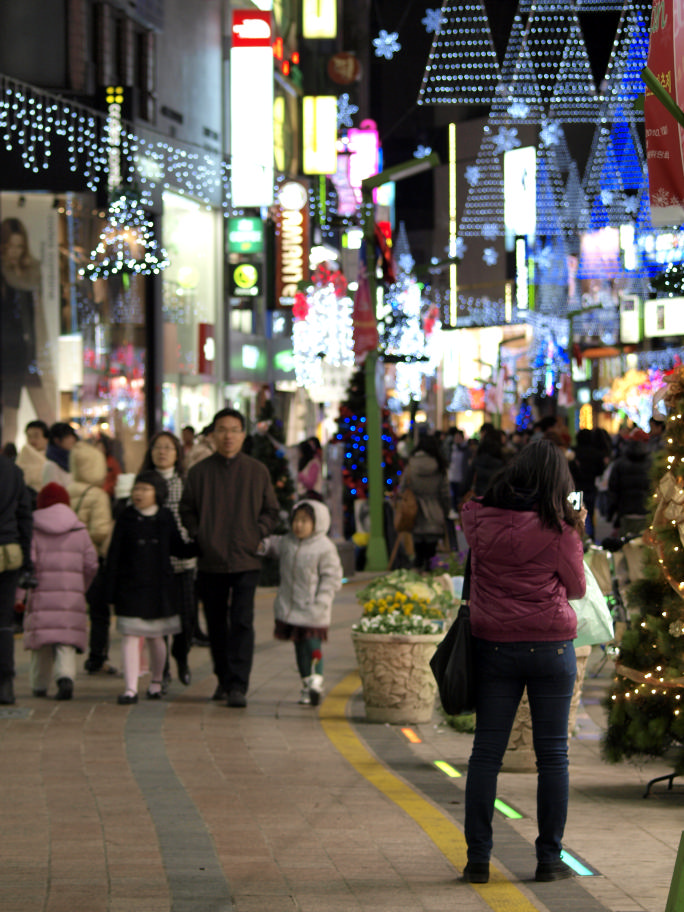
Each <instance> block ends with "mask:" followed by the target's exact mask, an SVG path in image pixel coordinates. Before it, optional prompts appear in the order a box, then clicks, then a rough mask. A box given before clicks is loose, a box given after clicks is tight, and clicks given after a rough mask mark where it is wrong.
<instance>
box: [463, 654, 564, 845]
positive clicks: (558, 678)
mask: <svg viewBox="0 0 684 912" xmlns="http://www.w3.org/2000/svg"><path fill="white" fill-rule="evenodd" d="M474 643H475V678H476V683H477V698H476V707H475V712H476V725H475V740H474V742H473V751H472V754H471V756H470V761H469V763H468V778H467V780H466V800H465V837H466V842H467V843H468V860H469V861H472V862H487V861H489V856H490V855H491V852H492V844H493V841H492V817H493V815H494V800H495V798H496V780H497V776H498V774H499V769H500V768H501V761H502V759H503V755H504V753H505V751H506V746H507V744H508V739H509V736H510V733H511V727H512V725H513V719H514V718H515V714H516V711H517V709H518V704H519V703H520V699H521V697H522V695H523V690H524V689H525V687H527V695H528V698H529V701H530V712H531V715H532V736H533V742H534V750H535V754H536V755H537V827H538V831H539V836H538V837H537V841H536V844H535V845H536V852H537V861H538V862H554V861H558V859H559V858H560V853H561V847H562V846H561V841H562V838H563V831H564V829H565V820H566V817H567V809H568V789H569V775H568V716H569V714H570V701H571V698H572V691H573V686H574V683H575V675H576V673H577V662H576V659H575V650H574V648H573V645H572V642H571V641H567V642H559V643H492V642H489V641H488V640H481V639H478V638H475V639H474Z"/></svg>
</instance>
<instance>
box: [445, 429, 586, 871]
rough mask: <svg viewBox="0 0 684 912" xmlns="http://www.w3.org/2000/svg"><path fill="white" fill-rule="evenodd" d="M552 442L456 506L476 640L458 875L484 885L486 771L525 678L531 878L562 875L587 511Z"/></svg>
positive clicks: (494, 771)
mask: <svg viewBox="0 0 684 912" xmlns="http://www.w3.org/2000/svg"><path fill="white" fill-rule="evenodd" d="M572 488H573V482H572V476H571V474H570V470H569V468H568V462H567V459H566V457H565V455H564V454H563V452H562V450H561V449H560V448H559V447H557V446H556V445H555V444H553V443H552V442H551V441H549V440H544V439H541V440H535V441H533V442H531V443H529V444H528V445H527V446H526V447H524V449H523V450H522V451H521V452H520V453H519V454H518V455H517V456H515V457H514V458H513V459H512V460H511V461H510V462H509V463H508V465H507V466H506V467H505V468H503V469H502V470H501V471H500V472H499V473H498V474H497V475H496V476H495V477H494V478H493V479H492V482H491V484H490V486H489V488H488V489H487V491H486V493H485V494H484V496H483V497H482V498H481V499H478V500H472V501H470V502H469V503H467V504H465V505H464V507H463V509H462V512H461V522H462V523H463V528H464V531H465V534H466V538H467V540H468V544H469V545H470V551H471V567H472V578H471V586H470V616H471V624H472V631H473V636H474V638H475V639H474V643H475V676H476V687H477V697H476V710H475V711H476V728H475V740H474V743H473V751H472V754H471V757H470V762H469V764H468V778H467V782H466V816H465V836H466V841H467V843H468V864H467V865H466V868H465V870H464V872H463V878H464V880H466V881H468V882H471V883H486V882H487V880H488V879H489V856H490V854H491V851H492V816H493V813H494V800H495V798H496V780H497V776H498V773H499V769H500V767H501V761H502V759H503V755H504V752H505V750H506V745H507V743H508V738H509V735H510V732H511V727H512V724H513V719H514V717H515V714H516V711H517V709H518V704H519V703H520V699H521V697H522V695H523V691H524V689H525V687H527V694H528V698H529V702H530V712H531V715H532V730H533V740H534V749H535V753H536V755H537V770H538V777H539V778H538V789H537V818H538V820H537V822H538V828H539V836H538V838H537V841H536V854H537V870H536V874H535V879H536V880H537V881H551V880H560V879H562V878H565V877H569V876H570V875H571V874H572V871H571V870H570V868H568V867H567V866H566V865H564V864H563V862H562V861H561V857H560V856H561V840H562V837H563V831H564V828H565V819H566V815H567V804H568V788H569V782H568V715H569V712H570V700H571V697H572V691H573V685H574V681H575V674H576V670H577V669H576V662H575V650H574V648H573V643H572V641H573V639H574V638H575V636H576V635H577V621H576V617H575V612H574V610H573V609H572V607H571V606H570V605H569V604H568V599H569V598H573V599H576V598H580V597H581V596H583V595H584V592H585V586H586V584H585V579H584V564H583V547H582V540H581V538H580V532H581V530H583V528H584V519H585V516H586V511H584V510H582V511H576V510H574V509H573V508H572V507H571V505H570V503H569V502H568V495H569V493H570V491H571V490H572Z"/></svg>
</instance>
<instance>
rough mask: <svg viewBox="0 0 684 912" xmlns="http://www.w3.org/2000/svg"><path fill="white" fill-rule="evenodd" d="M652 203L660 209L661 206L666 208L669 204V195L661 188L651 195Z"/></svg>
mask: <svg viewBox="0 0 684 912" xmlns="http://www.w3.org/2000/svg"><path fill="white" fill-rule="evenodd" d="M653 202H654V203H655V205H656V206H659V207H661V208H662V207H663V206H667V205H669V202H670V194H669V193H668V191H667V190H666V189H665V188H664V187H661V188H660V189H659V190H656V192H655V193H654V194H653Z"/></svg>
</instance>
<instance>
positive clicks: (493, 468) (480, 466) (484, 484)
mask: <svg viewBox="0 0 684 912" xmlns="http://www.w3.org/2000/svg"><path fill="white" fill-rule="evenodd" d="M503 467H504V459H503V457H498V456H494V455H493V454H492V453H487V452H485V453H479V452H478V453H475V456H474V457H473V459H472V462H471V463H470V465H469V466H468V470H467V472H466V480H465V487H466V490H467V491H468V490H470V489H471V488H472V490H473V491H474V492H475V495H476V496H477V497H482V495H483V494H484V492H485V491H486V490H487V488H488V487H489V482H490V481H491V479H492V477H493V476H494V475H495V474H496V473H497V472H498V471H499V469H503Z"/></svg>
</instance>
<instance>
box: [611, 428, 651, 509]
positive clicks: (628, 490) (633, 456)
mask: <svg viewBox="0 0 684 912" xmlns="http://www.w3.org/2000/svg"><path fill="white" fill-rule="evenodd" d="M650 473H651V454H650V452H649V449H648V443H647V442H646V441H641V440H630V441H629V443H628V444H627V446H626V447H625V452H624V455H623V456H620V457H619V458H618V459H616V460H615V462H614V463H613V467H612V469H611V470H610V478H609V479H608V490H609V491H610V495H611V500H610V505H611V518H612V517H617V519H618V520H619V519H620V517H622V516H627V515H628V514H629V515H634V516H645V515H646V514H647V513H648V499H649V496H650V494H651V476H650Z"/></svg>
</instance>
